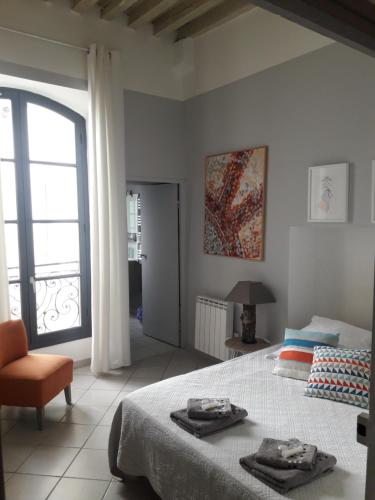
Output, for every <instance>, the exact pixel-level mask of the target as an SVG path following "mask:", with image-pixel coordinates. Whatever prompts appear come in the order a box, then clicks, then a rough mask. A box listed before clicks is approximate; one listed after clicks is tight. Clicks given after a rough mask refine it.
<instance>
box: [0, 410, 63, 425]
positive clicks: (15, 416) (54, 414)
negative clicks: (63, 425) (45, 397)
mask: <svg viewBox="0 0 375 500" xmlns="http://www.w3.org/2000/svg"><path fill="white" fill-rule="evenodd" d="M67 408H69V407H68V406H65V405H64V406H53V405H51V406H49V405H47V406H46V407H45V413H44V420H45V422H48V421H49V422H59V421H60V420H61V419H62V418H63V417H64V415H65V412H66V410H67ZM1 418H4V419H6V420H32V421H34V422H35V428H36V414H35V408H21V407H17V406H3V407H2V408H1Z"/></svg>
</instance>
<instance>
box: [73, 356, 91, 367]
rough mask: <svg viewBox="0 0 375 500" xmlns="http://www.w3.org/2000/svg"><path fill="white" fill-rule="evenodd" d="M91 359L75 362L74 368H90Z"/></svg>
mask: <svg viewBox="0 0 375 500" xmlns="http://www.w3.org/2000/svg"><path fill="white" fill-rule="evenodd" d="M90 363H91V358H86V359H79V360H78V361H74V363H73V367H74V368H82V366H90Z"/></svg>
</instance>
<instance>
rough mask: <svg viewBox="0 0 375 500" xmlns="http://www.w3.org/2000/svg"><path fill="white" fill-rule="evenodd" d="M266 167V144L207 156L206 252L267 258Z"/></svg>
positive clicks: (246, 257) (240, 256)
mask: <svg viewBox="0 0 375 500" xmlns="http://www.w3.org/2000/svg"><path fill="white" fill-rule="evenodd" d="M266 170H267V147H266V146H262V147H257V148H253V149H245V150H243V151H234V152H231V153H223V154H218V155H213V156H208V157H207V158H206V179H205V221H204V252H205V253H206V254H209V255H223V256H226V257H238V258H241V259H249V260H263V253H264V209H265V184H266Z"/></svg>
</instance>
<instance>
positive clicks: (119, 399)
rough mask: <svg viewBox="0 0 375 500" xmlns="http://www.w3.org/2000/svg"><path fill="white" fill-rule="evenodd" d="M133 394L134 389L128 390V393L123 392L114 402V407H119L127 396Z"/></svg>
mask: <svg viewBox="0 0 375 500" xmlns="http://www.w3.org/2000/svg"><path fill="white" fill-rule="evenodd" d="M131 392H133V390H132V389H128V390H127V391H121V392H120V394H119V395H118V396H117V398H116V399H115V400H114V401H113V403H112V406H115V407H116V408H117V406H118V405H119V404H120V403H121V401H122V400H123V399H124V398H125V396H127V395H128V394H130V393H131Z"/></svg>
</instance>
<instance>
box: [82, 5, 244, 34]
mask: <svg viewBox="0 0 375 500" xmlns="http://www.w3.org/2000/svg"><path fill="white" fill-rule="evenodd" d="M252 8H254V7H253V5H251V3H250V2H249V1H248V0H72V9H73V10H74V11H76V12H79V13H81V14H82V15H85V14H86V13H88V12H91V11H94V10H96V11H97V12H98V15H100V17H101V18H103V19H106V20H108V21H111V20H113V19H116V18H123V17H125V19H126V20H127V25H128V26H129V27H131V28H134V29H137V28H139V27H140V26H143V25H145V24H151V25H152V29H153V33H154V35H155V36H160V35H162V34H164V33H173V34H174V38H175V41H178V40H183V39H184V38H192V37H195V36H198V35H200V34H202V33H205V32H207V31H209V30H210V29H213V28H215V27H217V26H219V25H221V24H223V23H225V22H228V21H229V20H231V19H233V18H235V17H237V16H239V15H241V14H243V13H244V12H247V11H249V10H250V9H252Z"/></svg>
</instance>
